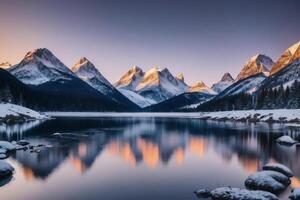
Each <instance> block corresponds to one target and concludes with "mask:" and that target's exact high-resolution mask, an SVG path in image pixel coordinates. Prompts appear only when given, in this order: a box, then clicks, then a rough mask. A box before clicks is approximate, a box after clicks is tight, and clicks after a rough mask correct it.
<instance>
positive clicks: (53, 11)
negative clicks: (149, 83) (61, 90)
mask: <svg viewBox="0 0 300 200" xmlns="http://www.w3.org/2000/svg"><path fill="white" fill-rule="evenodd" d="M299 9H300V1H299V0H281V1H278V0H269V1H267V0H265V1H263V0H257V1H256V0H245V1H243V0H236V1H234V0H226V1H223V0H207V1H204V0H203V1H201V0H197V1H192V0H181V1H176V0H160V1H158V0H151V1H150V0H118V1H117V0H107V1H100V0H98V1H93V0H82V1H80V0H69V1H67V0H0V25H1V27H0V62H4V61H9V62H11V63H12V64H16V63H18V62H19V61H20V60H21V59H22V58H23V57H24V55H25V54H26V52H28V51H30V50H32V49H36V48H40V47H46V48H48V49H50V50H51V51H52V52H53V53H54V54H55V55H56V56H57V57H58V58H59V59H61V61H62V62H64V63H65V64H66V65H67V66H69V67H71V66H72V65H73V64H74V63H75V62H76V61H77V60H79V58H80V57H82V56H86V57H87V58H88V59H90V60H91V61H92V62H93V63H94V64H95V65H96V66H97V68H98V69H99V70H100V71H101V73H102V74H103V75H104V76H106V77H107V78H108V79H109V80H110V81H111V82H115V81H117V80H118V79H119V78H120V77H121V76H122V75H123V74H124V73H125V72H126V71H127V70H128V69H129V68H130V67H131V66H132V65H138V66H140V67H141V68H142V69H144V70H148V69H150V68H152V67H153V66H162V67H167V68H168V69H169V70H170V71H171V72H172V73H173V74H177V73H179V72H182V73H183V74H184V76H185V79H186V82H187V83H189V84H192V83H195V82H197V81H199V80H203V81H204V82H205V83H207V84H208V85H211V84H212V83H214V82H216V81H218V80H219V79H220V78H221V76H222V75H223V74H224V73H225V72H230V73H231V74H232V75H233V76H234V77H235V76H236V75H237V73H238V72H239V70H240V69H241V67H242V66H243V65H244V63H245V62H246V60H248V59H249V58H250V57H252V56H253V55H255V54H257V53H264V54H266V55H269V56H270V57H271V58H272V59H273V60H277V59H278V57H279V56H280V55H281V53H282V52H283V51H284V50H285V49H286V48H287V47H289V46H290V45H291V44H293V43H296V42H297V41H299V40H300V25H299V23H300V22H299V20H300V12H299Z"/></svg>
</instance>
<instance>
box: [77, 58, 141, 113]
mask: <svg viewBox="0 0 300 200" xmlns="http://www.w3.org/2000/svg"><path fill="white" fill-rule="evenodd" d="M71 70H72V71H73V72H74V73H75V74H76V75H77V76H78V77H79V78H80V79H81V80H83V81H85V82H86V83H88V84H89V85H90V86H92V87H93V88H95V89H96V90H98V91H99V92H101V93H102V94H104V95H105V96H107V97H108V98H110V99H112V100H114V101H116V102H118V103H120V104H123V105H125V106H126V105H127V106H128V107H132V108H134V107H137V106H136V105H135V102H134V103H133V102H131V101H130V100H129V99H128V98H127V97H126V96H124V95H123V94H122V93H120V92H119V91H118V90H117V89H116V88H115V87H114V86H113V85H112V84H111V83H110V82H109V81H108V80H107V79H106V78H105V77H104V76H103V75H102V74H101V73H100V72H99V71H98V69H97V68H96V67H95V65H94V64H93V63H92V62H90V61H89V60H88V59H87V58H85V57H83V58H81V59H80V60H79V61H78V62H77V63H76V64H75V65H74V66H73V67H72V68H71Z"/></svg>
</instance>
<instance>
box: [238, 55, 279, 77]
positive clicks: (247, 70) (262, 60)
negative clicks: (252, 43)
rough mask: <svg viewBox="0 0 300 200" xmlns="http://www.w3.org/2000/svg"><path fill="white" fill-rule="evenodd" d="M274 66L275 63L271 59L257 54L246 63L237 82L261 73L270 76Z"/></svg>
mask: <svg viewBox="0 0 300 200" xmlns="http://www.w3.org/2000/svg"><path fill="white" fill-rule="evenodd" d="M273 65H274V62H273V60H272V59H271V58H270V57H268V56H266V55H263V54H256V55H255V56H253V57H251V58H250V59H249V60H248V61H247V62H246V63H245V65H244V67H243V69H242V70H241V72H240V73H239V74H238V76H237V78H236V80H241V79H244V78H247V77H249V76H253V75H255V74H259V73H264V74H265V75H269V73H270V69H271V67H272V66H273Z"/></svg>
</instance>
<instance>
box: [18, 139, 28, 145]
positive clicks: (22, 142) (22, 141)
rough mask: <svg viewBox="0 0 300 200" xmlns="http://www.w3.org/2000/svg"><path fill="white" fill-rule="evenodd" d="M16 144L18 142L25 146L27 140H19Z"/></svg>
mask: <svg viewBox="0 0 300 200" xmlns="http://www.w3.org/2000/svg"><path fill="white" fill-rule="evenodd" d="M17 144H18V145H21V146H26V145H28V144H29V142H28V141H26V140H20V141H18V142H17Z"/></svg>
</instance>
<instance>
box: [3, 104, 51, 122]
mask: <svg viewBox="0 0 300 200" xmlns="http://www.w3.org/2000/svg"><path fill="white" fill-rule="evenodd" d="M46 118H47V116H46V115H43V114H41V113H39V112H36V111H34V110H31V109H29V108H25V107H23V106H18V105H15V104H10V103H0V122H1V121H2V122H8V123H13V122H22V121H27V120H42V119H46Z"/></svg>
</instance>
